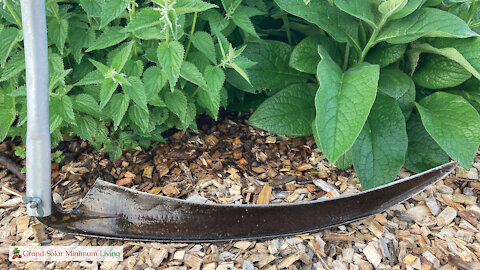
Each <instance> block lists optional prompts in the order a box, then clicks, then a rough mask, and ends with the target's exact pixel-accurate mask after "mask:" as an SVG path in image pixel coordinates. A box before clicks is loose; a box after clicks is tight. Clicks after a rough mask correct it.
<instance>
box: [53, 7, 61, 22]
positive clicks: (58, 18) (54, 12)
mask: <svg viewBox="0 0 480 270" xmlns="http://www.w3.org/2000/svg"><path fill="white" fill-rule="evenodd" d="M53 5H54V4H51V5H50V9H51V10H52V11H53V15H55V18H57V20H58V21H60V20H61V19H60V15H59V14H58V12H57V10H56V9H55V8H54V7H53Z"/></svg>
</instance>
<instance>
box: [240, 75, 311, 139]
mask: <svg viewBox="0 0 480 270" xmlns="http://www.w3.org/2000/svg"><path fill="white" fill-rule="evenodd" d="M316 89H317V86H316V85H313V84H295V85H291V86H288V87H287V88H285V89H283V90H281V91H279V92H278V93H276V94H275V95H273V96H271V97H270V98H268V99H267V100H266V101H264V102H263V103H262V104H261V105H260V107H258V108H257V110H256V111H255V113H254V114H253V115H252V116H251V117H250V119H248V123H249V124H250V125H252V126H254V127H257V128H261V129H264V130H267V131H269V132H272V133H276V134H282V135H289V136H309V135H311V134H312V122H313V120H315V92H316Z"/></svg>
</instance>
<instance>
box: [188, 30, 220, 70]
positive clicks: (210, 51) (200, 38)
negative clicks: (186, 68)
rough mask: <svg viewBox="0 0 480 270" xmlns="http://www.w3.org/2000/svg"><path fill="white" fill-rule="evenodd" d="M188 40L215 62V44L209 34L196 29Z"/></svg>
mask: <svg viewBox="0 0 480 270" xmlns="http://www.w3.org/2000/svg"><path fill="white" fill-rule="evenodd" d="M190 40H191V41H192V44H193V46H194V47H195V48H197V50H199V51H200V52H201V53H203V54H204V55H205V56H206V57H207V58H208V59H209V60H210V61H211V62H212V63H214V64H216V63H217V55H216V52H215V45H214V43H213V38H212V37H211V36H210V34H208V33H207V32H202V31H198V32H195V33H194V34H193V35H192V36H191V37H190Z"/></svg>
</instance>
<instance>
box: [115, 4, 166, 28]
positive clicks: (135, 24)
mask: <svg viewBox="0 0 480 270" xmlns="http://www.w3.org/2000/svg"><path fill="white" fill-rule="evenodd" d="M160 18H162V13H161V11H160V10H157V9H153V8H144V9H142V10H140V11H138V12H137V13H136V14H135V17H133V20H131V21H130V22H129V23H128V25H127V26H125V27H124V28H123V29H122V30H121V31H120V32H124V33H127V32H134V31H140V30H146V29H147V28H152V27H154V26H156V25H159V24H161V23H162V21H161V20H160Z"/></svg>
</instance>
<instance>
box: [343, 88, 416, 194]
mask: <svg viewBox="0 0 480 270" xmlns="http://www.w3.org/2000/svg"><path fill="white" fill-rule="evenodd" d="M407 147H408V136H407V132H406V130H405V118H404V117H403V114H402V111H401V110H400V107H399V106H398V105H397V104H396V103H395V101H394V100H393V99H392V98H391V97H388V96H386V95H383V94H378V95H377V98H376V100H375V103H374V104H373V107H372V110H371V112H370V115H369V117H368V120H367V122H366V123H365V126H364V127H363V129H362V132H361V133H360V135H359V136H358V138H357V140H356V141H355V143H354V144H353V147H352V155H353V165H354V167H355V171H356V172H357V176H358V179H359V180H360V183H361V184H362V187H363V189H371V188H374V187H378V186H381V185H384V184H387V183H390V182H392V181H393V180H395V177H396V176H397V174H398V171H399V170H400V168H402V166H403V163H404V162H405V154H406V152H407Z"/></svg>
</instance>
